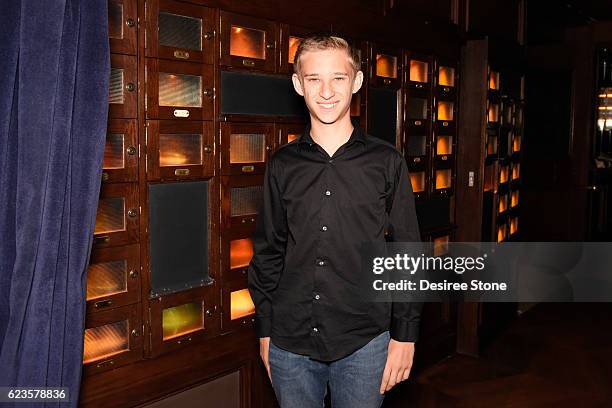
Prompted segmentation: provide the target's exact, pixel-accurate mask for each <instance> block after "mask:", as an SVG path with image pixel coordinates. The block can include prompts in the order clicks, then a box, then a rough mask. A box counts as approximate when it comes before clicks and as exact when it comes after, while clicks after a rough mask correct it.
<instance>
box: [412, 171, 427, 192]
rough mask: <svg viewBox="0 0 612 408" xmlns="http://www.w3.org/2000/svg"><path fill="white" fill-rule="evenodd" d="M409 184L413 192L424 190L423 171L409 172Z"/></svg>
mask: <svg viewBox="0 0 612 408" xmlns="http://www.w3.org/2000/svg"><path fill="white" fill-rule="evenodd" d="M410 184H411V185H412V191H414V192H415V193H420V192H423V191H425V173H424V172H422V171H420V172H418V173H411V174H410Z"/></svg>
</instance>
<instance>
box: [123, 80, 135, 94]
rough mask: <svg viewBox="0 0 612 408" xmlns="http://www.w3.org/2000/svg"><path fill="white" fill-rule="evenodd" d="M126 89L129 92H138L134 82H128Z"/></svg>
mask: <svg viewBox="0 0 612 408" xmlns="http://www.w3.org/2000/svg"><path fill="white" fill-rule="evenodd" d="M125 89H126V90H127V91H128V92H134V91H135V90H136V85H134V83H132V82H128V83H127V84H125Z"/></svg>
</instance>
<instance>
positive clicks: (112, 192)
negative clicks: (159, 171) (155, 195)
mask: <svg viewBox="0 0 612 408" xmlns="http://www.w3.org/2000/svg"><path fill="white" fill-rule="evenodd" d="M138 218H139V210H138V196H137V194H136V187H135V185H134V183H116V184H102V187H101V189H100V198H99V200H98V208H97V210H96V224H95V228H94V241H93V248H103V247H108V246H115V245H124V244H127V243H134V242H136V241H137V239H138Z"/></svg>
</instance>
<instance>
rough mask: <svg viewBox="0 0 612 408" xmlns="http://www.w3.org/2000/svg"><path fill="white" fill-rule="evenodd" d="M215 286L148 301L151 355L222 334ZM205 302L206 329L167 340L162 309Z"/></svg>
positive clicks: (203, 316) (204, 320)
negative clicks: (220, 332)
mask: <svg viewBox="0 0 612 408" xmlns="http://www.w3.org/2000/svg"><path fill="white" fill-rule="evenodd" d="M215 288H216V285H214V284H213V285H209V286H204V287H201V288H194V289H190V290H187V291H183V292H178V293H174V294H172V295H168V296H164V297H158V298H154V299H151V300H150V301H149V316H150V322H149V323H150V330H151V345H152V348H151V353H150V354H151V356H158V355H160V354H163V353H166V352H169V351H173V350H176V349H179V348H183V347H189V346H191V345H192V344H196V343H198V342H201V341H202V340H206V339H210V338H212V337H214V336H216V335H217V334H219V313H218V308H217V306H216V305H217V304H218V301H217V299H216V296H215V293H216V289H215ZM199 302H202V303H203V305H202V322H203V328H202V329H198V330H195V331H189V332H185V333H183V334H177V335H175V336H173V337H171V338H168V339H166V340H164V332H163V310H164V309H167V308H171V307H175V306H180V305H184V304H189V303H199Z"/></svg>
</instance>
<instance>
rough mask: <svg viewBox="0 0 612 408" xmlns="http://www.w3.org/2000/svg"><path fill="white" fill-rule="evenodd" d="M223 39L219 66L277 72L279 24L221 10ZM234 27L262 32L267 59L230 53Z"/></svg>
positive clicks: (221, 39) (221, 40)
mask: <svg viewBox="0 0 612 408" xmlns="http://www.w3.org/2000/svg"><path fill="white" fill-rule="evenodd" d="M220 18H221V38H220V55H221V58H220V60H219V64H220V65H222V66H228V67H234V68H239V69H253V70H258V71H267V72H275V71H276V58H277V52H276V46H277V31H278V29H277V24H276V23H275V22H273V21H269V20H264V19H260V18H255V17H249V16H244V15H240V14H234V13H229V12H226V11H223V10H221V12H220ZM232 26H238V27H244V28H248V29H254V30H260V31H263V32H264V33H265V40H264V44H262V45H263V47H264V53H265V59H258V58H253V57H248V56H237V55H232V54H231V53H230V45H231V44H230V38H231V29H232Z"/></svg>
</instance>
